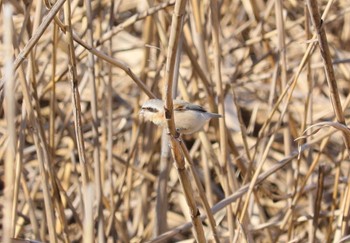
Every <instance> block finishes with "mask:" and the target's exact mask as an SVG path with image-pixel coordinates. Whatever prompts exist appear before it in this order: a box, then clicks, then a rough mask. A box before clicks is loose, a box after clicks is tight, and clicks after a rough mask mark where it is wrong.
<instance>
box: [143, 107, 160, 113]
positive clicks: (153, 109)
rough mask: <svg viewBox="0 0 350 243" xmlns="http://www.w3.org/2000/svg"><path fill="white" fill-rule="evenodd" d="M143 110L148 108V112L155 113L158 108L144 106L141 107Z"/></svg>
mask: <svg viewBox="0 0 350 243" xmlns="http://www.w3.org/2000/svg"><path fill="white" fill-rule="evenodd" d="M142 109H144V110H148V111H149V112H152V113H156V112H158V110H157V109H156V108H152V107H144V108H142Z"/></svg>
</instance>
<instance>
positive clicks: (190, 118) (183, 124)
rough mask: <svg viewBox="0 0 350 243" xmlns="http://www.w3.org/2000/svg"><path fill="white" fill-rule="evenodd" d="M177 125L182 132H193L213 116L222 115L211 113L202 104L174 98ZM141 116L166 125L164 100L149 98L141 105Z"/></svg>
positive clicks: (179, 131)
mask: <svg viewBox="0 0 350 243" xmlns="http://www.w3.org/2000/svg"><path fill="white" fill-rule="evenodd" d="M173 104H174V120H175V127H176V130H177V132H178V133H180V134H191V133H194V132H197V131H199V130H200V129H201V128H202V127H203V126H204V124H205V123H206V122H207V121H209V120H210V119H211V118H219V117H221V115H219V114H216V113H210V112H208V111H206V110H205V109H204V108H203V107H202V106H199V105H195V104H191V103H189V102H186V101H183V100H173ZM140 116H142V117H143V118H144V119H145V120H146V121H151V122H153V123H154V124H156V125H158V126H163V127H164V126H166V119H165V114H164V102H163V101H162V100H159V99H151V100H147V101H146V102H145V103H144V104H143V105H142V107H141V111H140Z"/></svg>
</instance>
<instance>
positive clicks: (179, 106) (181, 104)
mask: <svg viewBox="0 0 350 243" xmlns="http://www.w3.org/2000/svg"><path fill="white" fill-rule="evenodd" d="M174 110H175V111H185V110H193V111H199V112H207V110H206V109H204V108H203V107H202V106H200V105H194V104H191V103H188V102H186V101H183V100H175V101H174Z"/></svg>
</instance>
